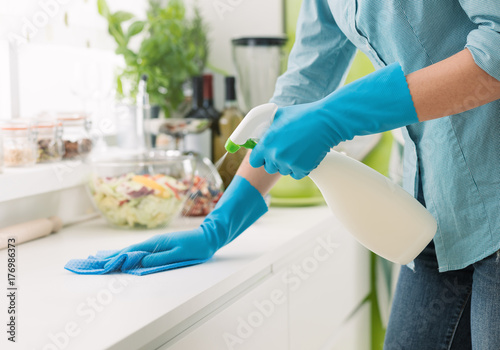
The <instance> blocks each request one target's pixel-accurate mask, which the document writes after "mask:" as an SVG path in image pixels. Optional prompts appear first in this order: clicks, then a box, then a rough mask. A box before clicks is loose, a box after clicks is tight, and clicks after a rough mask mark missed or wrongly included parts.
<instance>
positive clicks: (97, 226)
mask: <svg viewBox="0 0 500 350" xmlns="http://www.w3.org/2000/svg"><path fill="white" fill-rule="evenodd" d="M200 222H201V219H187V218H180V219H178V220H177V221H176V222H174V223H173V225H172V226H171V227H170V228H169V229H168V230H165V229H163V230H150V231H126V230H123V231H122V230H116V229H113V228H110V227H109V226H107V225H106V224H105V222H104V221H103V220H101V219H96V220H91V221H88V222H85V223H81V224H78V225H74V226H70V227H66V228H64V229H63V230H62V231H61V232H60V233H57V234H54V235H51V236H49V237H46V238H42V239H39V240H36V241H32V242H29V243H25V244H22V245H19V246H18V247H17V286H18V295H17V317H18V320H17V343H16V344H12V343H11V342H8V341H7V339H6V338H7V335H6V333H5V332H2V336H1V339H0V348H2V349H5V348H7V349H27V350H28V349H29V350H53V349H59V348H64V349H71V350H79V349H86V350H90V349H91V350H98V349H107V348H110V349H120V350H122V349H136V348H139V347H142V346H145V345H147V343H148V341H149V340H151V341H153V340H154V339H155V338H157V337H158V336H160V335H161V334H164V333H165V332H166V331H167V330H169V332H170V331H171V333H172V336H174V335H175V334H177V333H178V332H179V331H180V329H182V327H183V325H186V324H188V323H187V322H191V323H192V321H193V318H199V319H201V318H202V317H203V315H204V314H205V315H206V314H207V313H209V312H210V310H213V309H215V308H216V307H217V305H218V304H221V303H224V302H225V301H228V300H230V299H231V297H234V296H235V295H237V294H238V293H239V292H240V291H242V290H243V289H244V288H247V287H248V286H249V285H252V284H253V283H255V282H257V281H258V280H259V279H262V278H263V277H265V276H266V275H269V274H270V273H271V272H272V268H273V265H274V264H276V263H277V262H278V263H279V261H280V260H282V259H284V258H285V257H286V256H287V255H288V254H290V253H291V252H293V251H294V250H296V249H297V247H300V246H301V244H303V242H306V240H307V239H310V237H308V232H312V231H317V230H312V229H313V228H315V227H316V228H317V226H318V225H323V226H324V225H327V226H328V227H329V228H331V229H334V230H341V229H342V228H341V227H340V225H339V224H338V223H337V222H336V221H335V219H334V218H333V216H332V215H331V214H330V212H329V210H328V208H327V207H326V206H320V207H310V208H271V210H270V211H269V212H268V213H267V214H266V215H265V216H264V217H262V218H261V219H260V220H259V221H258V222H257V223H255V224H254V225H253V226H252V227H250V228H249V229H248V230H247V231H246V232H245V233H244V234H242V235H241V236H240V237H239V238H238V239H236V240H235V241H234V242H232V243H231V244H229V245H228V246H226V247H224V248H222V249H221V250H220V251H218V252H217V253H216V255H215V256H214V257H213V258H212V259H211V260H210V261H208V262H206V263H204V264H201V265H196V266H192V267H187V268H181V269H177V270H171V271H166V272H162V273H157V274H152V275H147V276H132V275H127V274H112V275H98V276H95V275H90V276H82V275H76V274H73V273H71V272H69V271H67V270H65V269H64V268H63V267H64V265H65V264H66V262H67V261H68V260H70V259H73V258H85V257H87V256H88V255H91V254H94V253H95V252H96V251H98V250H104V249H118V248H122V247H125V246H128V245H130V244H132V243H136V242H139V241H142V240H144V239H147V238H149V237H151V236H152V235H155V234H158V233H163V232H168V231H178V230H184V229H189V228H195V227H197V226H198V225H199V223H200ZM0 271H3V272H2V276H4V277H3V279H4V282H3V283H1V285H2V286H3V289H4V291H3V293H2V294H5V293H6V289H7V278H6V275H7V251H6V250H3V251H0ZM7 302H8V300H7V298H6V297H2V298H1V300H0V310H1V311H0V313H1V314H2V320H3V321H2V323H3V324H4V322H5V321H6V320H7V316H8V315H7V307H8V305H7ZM219 306H220V305H219ZM190 318H191V320H189V319H190ZM4 329H5V326H4ZM163 337H165V335H163ZM5 345H6V347H5Z"/></svg>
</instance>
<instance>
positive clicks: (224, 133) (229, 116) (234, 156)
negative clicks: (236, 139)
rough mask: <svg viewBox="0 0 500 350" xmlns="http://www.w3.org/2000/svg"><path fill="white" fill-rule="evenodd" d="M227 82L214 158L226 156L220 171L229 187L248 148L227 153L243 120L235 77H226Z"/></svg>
mask: <svg viewBox="0 0 500 350" xmlns="http://www.w3.org/2000/svg"><path fill="white" fill-rule="evenodd" d="M225 83H226V97H225V103H224V109H223V110H222V115H221V117H220V118H219V122H218V126H219V130H220V134H219V135H217V136H216V137H215V138H214V159H216V160H219V159H222V158H223V157H225V158H224V159H223V161H222V164H221V165H220V167H219V169H218V171H219V174H220V176H221V177H222V181H223V183H224V187H225V188H227V186H229V183H230V182H231V180H232V179H233V177H234V175H235V174H236V171H237V170H238V168H239V166H240V164H241V162H242V161H243V158H245V154H246V150H245V149H243V148H241V149H240V150H239V151H238V152H236V153H228V154H227V155H226V149H225V147H224V146H225V143H226V141H227V139H228V138H229V136H231V134H232V133H233V131H234V129H236V127H237V126H238V124H239V123H240V122H241V121H242V120H243V113H242V112H241V110H240V109H239V107H238V102H237V99H236V89H235V78H234V77H232V76H230V77H226V79H225Z"/></svg>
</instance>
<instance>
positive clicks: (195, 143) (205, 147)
mask: <svg viewBox="0 0 500 350" xmlns="http://www.w3.org/2000/svg"><path fill="white" fill-rule="evenodd" d="M192 81H193V98H192V105H191V110H190V111H189V112H188V113H187V114H186V116H185V118H194V119H205V120H206V121H207V122H210V121H211V120H212V118H211V117H210V115H209V114H208V112H207V110H206V109H205V108H203V77H201V76H195V77H193V79H192ZM184 151H187V152H194V153H198V154H200V155H202V156H203V157H206V158H208V159H210V160H211V159H212V158H213V157H212V129H211V128H208V129H206V130H205V131H203V132H201V133H198V134H188V135H186V136H185V138H184Z"/></svg>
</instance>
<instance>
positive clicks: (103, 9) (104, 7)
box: [97, 0, 109, 18]
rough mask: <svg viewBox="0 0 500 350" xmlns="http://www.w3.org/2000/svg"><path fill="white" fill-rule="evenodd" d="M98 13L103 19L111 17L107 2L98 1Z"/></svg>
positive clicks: (103, 0) (104, 0)
mask: <svg viewBox="0 0 500 350" xmlns="http://www.w3.org/2000/svg"><path fill="white" fill-rule="evenodd" d="M97 11H98V12H99V14H100V15H101V16H103V17H106V18H107V17H109V7H108V4H107V3H106V0H97Z"/></svg>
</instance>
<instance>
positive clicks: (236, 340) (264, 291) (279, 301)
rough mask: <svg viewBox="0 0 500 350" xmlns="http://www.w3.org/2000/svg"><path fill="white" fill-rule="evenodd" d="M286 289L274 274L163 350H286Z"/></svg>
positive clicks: (187, 331)
mask: <svg viewBox="0 0 500 350" xmlns="http://www.w3.org/2000/svg"><path fill="white" fill-rule="evenodd" d="M287 304H288V290H287V286H286V284H285V283H284V282H283V280H282V279H281V276H279V275H273V276H271V277H270V278H268V279H266V280H265V281H264V282H262V283H260V284H259V285H258V286H256V287H255V288H254V289H252V290H250V291H249V292H248V293H246V294H245V295H243V296H241V297H239V298H238V300H236V301H234V302H233V303H232V304H230V305H229V306H227V307H226V308H223V309H222V310H221V311H218V312H217V311H215V312H214V315H210V316H208V317H207V320H206V321H203V320H202V321H201V322H200V323H201V324H199V325H193V326H192V327H190V328H189V329H187V330H186V331H185V332H183V333H182V334H180V335H179V336H178V337H176V338H174V339H173V340H172V341H171V342H169V343H167V344H165V345H164V346H163V347H161V348H160V349H162V350H166V349H168V350H196V349H207V350H224V349H227V350H233V349H234V350H245V349H248V350H255V349H263V350H265V349H270V350H271V349H272V350H288V349H289V347H288V328H287V319H288V310H287Z"/></svg>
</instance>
